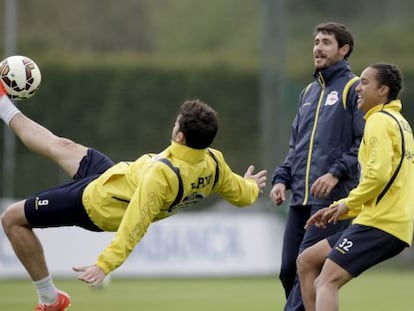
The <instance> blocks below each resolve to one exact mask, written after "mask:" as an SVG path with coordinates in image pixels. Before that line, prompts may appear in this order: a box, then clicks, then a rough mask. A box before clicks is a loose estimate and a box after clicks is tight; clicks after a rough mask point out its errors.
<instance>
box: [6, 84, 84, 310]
mask: <svg viewBox="0 0 414 311" xmlns="http://www.w3.org/2000/svg"><path fill="white" fill-rule="evenodd" d="M0 118H2V119H3V120H4V122H5V123H6V124H7V125H8V126H9V127H10V128H11V129H12V130H13V131H14V132H15V134H16V135H17V136H18V137H19V138H20V140H21V141H22V143H23V144H24V145H25V146H26V147H27V148H29V149H30V150H31V151H33V152H36V153H38V154H40V155H42V156H45V157H47V158H49V159H51V160H52V161H54V162H56V163H57V164H58V165H60V166H61V167H62V168H63V170H64V171H65V172H67V173H68V174H69V175H70V176H71V177H73V176H74V174H75V173H76V172H77V170H78V167H79V163H80V161H81V159H82V158H83V157H84V156H85V155H86V153H87V148H86V147H84V146H82V145H79V144H76V143H74V142H72V141H70V140H68V139H65V138H61V137H58V136H56V135H54V134H53V133H52V132H50V131H49V130H47V129H46V128H44V127H43V126H41V125H40V124H38V123H36V122H34V121H32V120H30V119H29V118H27V117H26V116H25V115H23V114H22V113H21V112H20V111H19V109H18V108H17V107H16V106H15V105H14V104H13V103H12V102H11V101H10V100H9V98H8V97H7V96H6V95H5V92H4V89H3V86H2V85H1V82H0ZM24 202H25V201H19V202H17V203H14V204H12V205H11V206H9V207H8V209H7V210H6V211H5V212H4V213H3V214H2V215H1V223H2V226H3V228H4V231H5V234H6V235H7V237H8V239H9V241H10V243H11V245H12V248H13V250H14V252H15V253H16V256H17V257H18V258H19V260H20V261H21V263H22V264H23V266H24V268H25V269H26V271H27V272H28V274H29V276H30V278H31V279H32V281H33V283H34V285H35V287H36V289H37V293H38V297H39V303H40V304H41V305H42V306H45V305H53V307H52V309H53V310H65V309H66V308H67V307H68V306H69V305H70V298H69V296H68V295H67V294H66V293H63V292H59V291H58V290H57V289H56V287H55V286H54V284H53V281H52V278H51V277H50V275H49V272H48V268H47V265H46V260H45V257H44V252H43V247H42V245H41V243H40V241H39V239H38V238H37V237H36V235H35V234H34V232H33V230H32V228H31V227H30V226H29V225H28V222H27V220H26V216H25V212H24ZM43 309H45V310H48V309H47V308H42V310H43Z"/></svg>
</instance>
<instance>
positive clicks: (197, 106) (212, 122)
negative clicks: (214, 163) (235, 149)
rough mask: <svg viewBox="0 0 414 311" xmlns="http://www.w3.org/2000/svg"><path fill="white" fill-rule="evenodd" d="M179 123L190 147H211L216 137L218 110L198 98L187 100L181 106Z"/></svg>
mask: <svg viewBox="0 0 414 311" xmlns="http://www.w3.org/2000/svg"><path fill="white" fill-rule="evenodd" d="M178 125H179V131H180V132H182V133H183V134H184V136H185V139H186V145H187V146H188V147H191V148H194V149H204V148H207V147H209V146H210V145H211V144H212V143H213V140H214V138H215V137H216V134H217V130H218V116H217V112H216V111H215V110H214V109H213V108H211V107H210V106H209V105H207V104H206V103H203V102H202V101H200V100H198V99H196V100H187V101H185V102H184V104H182V105H181V107H180V111H179V118H178Z"/></svg>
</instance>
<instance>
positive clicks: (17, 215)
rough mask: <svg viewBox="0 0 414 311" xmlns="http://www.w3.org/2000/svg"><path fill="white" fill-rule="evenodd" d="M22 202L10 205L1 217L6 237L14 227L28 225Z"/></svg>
mask: <svg viewBox="0 0 414 311" xmlns="http://www.w3.org/2000/svg"><path fill="white" fill-rule="evenodd" d="M23 209H24V204H23V203H22V202H18V203H14V204H12V205H10V206H9V207H8V208H7V209H6V210H5V211H4V212H3V213H2V214H1V216H0V218H1V224H2V226H3V229H4V232H5V233H6V235H9V233H10V231H11V229H12V228H13V227H14V226H18V225H24V224H26V218H25V216H24V210H23Z"/></svg>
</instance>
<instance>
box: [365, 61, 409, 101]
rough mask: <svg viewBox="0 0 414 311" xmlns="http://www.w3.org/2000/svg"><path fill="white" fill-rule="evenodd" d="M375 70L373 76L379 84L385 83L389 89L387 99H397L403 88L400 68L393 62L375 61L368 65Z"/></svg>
mask: <svg viewBox="0 0 414 311" xmlns="http://www.w3.org/2000/svg"><path fill="white" fill-rule="evenodd" d="M369 67H370V68H373V69H375V70H376V71H377V73H376V75H375V78H376V79H377V81H378V84H379V85H386V86H388V88H389V89H390V91H389V93H388V101H391V100H394V99H397V98H398V96H399V95H400V93H401V91H402V89H403V77H402V73H401V70H400V69H399V68H398V67H397V66H396V65H393V64H385V63H377V64H373V65H370V66H369Z"/></svg>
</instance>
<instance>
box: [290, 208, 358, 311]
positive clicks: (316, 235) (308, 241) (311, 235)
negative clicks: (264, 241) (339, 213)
mask: <svg viewBox="0 0 414 311" xmlns="http://www.w3.org/2000/svg"><path fill="white" fill-rule="evenodd" d="M310 208H311V212H310V213H311V214H314V213H315V212H316V211H318V210H319V209H320V208H322V206H317V205H312V206H311V207H310ZM306 220H307V219H306ZM349 223H350V221H349V220H345V221H339V222H337V223H336V224H329V225H328V226H327V227H326V228H324V229H319V228H317V227H315V226H312V227H310V228H309V229H307V230H306V232H305V234H304V236H303V240H302V243H301V245H300V247H299V253H298V254H301V253H302V252H303V251H304V250H305V249H307V248H308V247H310V246H312V245H314V244H316V243H318V242H319V241H322V240H324V239H325V238H326V237H328V236H331V235H334V234H337V233H338V232H342V231H343V230H344V229H345V228H347V227H348V226H349ZM284 310H285V311H304V310H305V307H304V306H303V302H302V296H301V288H300V284H299V278H298V277H296V279H295V282H294V284H293V286H292V290H291V292H290V294H289V297H288V299H287V302H286V305H285V308H284Z"/></svg>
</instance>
